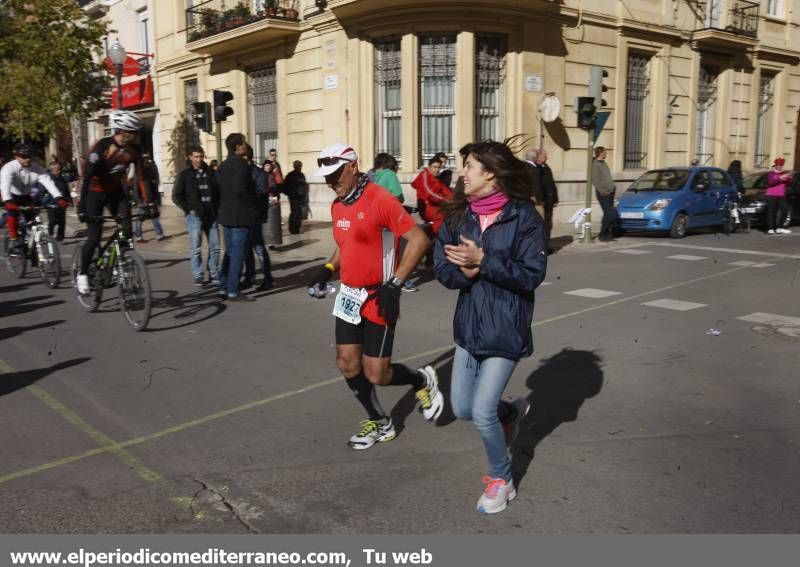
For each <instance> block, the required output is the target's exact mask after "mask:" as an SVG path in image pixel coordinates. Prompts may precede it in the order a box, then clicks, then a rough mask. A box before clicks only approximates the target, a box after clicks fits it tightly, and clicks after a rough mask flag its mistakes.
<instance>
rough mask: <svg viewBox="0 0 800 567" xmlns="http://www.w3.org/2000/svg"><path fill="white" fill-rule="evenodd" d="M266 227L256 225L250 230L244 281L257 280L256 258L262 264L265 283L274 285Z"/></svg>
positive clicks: (259, 224)
mask: <svg viewBox="0 0 800 567" xmlns="http://www.w3.org/2000/svg"><path fill="white" fill-rule="evenodd" d="M263 229H264V225H263V224H261V223H256V224H255V225H254V226H253V228H252V229H251V230H250V238H249V239H248V240H247V250H246V251H245V259H244V279H245V280H246V281H249V282H251V283H252V282H253V280H255V278H256V256H257V257H258V260H259V262H261V273H263V274H264V281H265V282H268V283H272V281H273V280H272V262H271V261H270V258H269V252H267V247H266V246H264V233H263Z"/></svg>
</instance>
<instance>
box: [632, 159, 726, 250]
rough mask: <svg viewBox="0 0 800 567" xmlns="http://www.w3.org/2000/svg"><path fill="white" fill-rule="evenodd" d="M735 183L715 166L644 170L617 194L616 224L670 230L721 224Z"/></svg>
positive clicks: (674, 233) (678, 233)
mask: <svg viewBox="0 0 800 567" xmlns="http://www.w3.org/2000/svg"><path fill="white" fill-rule="evenodd" d="M735 198H736V186H735V185H734V183H733V181H732V180H731V178H730V177H729V176H728V174H727V173H726V172H725V171H724V170H722V169H719V168H716V167H704V166H701V167H670V168H664V169H654V170H651V171H648V172H646V173H644V174H643V175H642V176H641V177H639V178H638V179H637V180H636V181H634V182H633V184H632V185H631V186H630V187H629V188H628V190H627V191H625V192H624V193H623V194H622V195H621V196H620V198H619V204H618V205H617V212H618V215H619V225H620V228H622V229H623V230H630V231H669V235H670V236H671V237H672V238H683V237H684V236H686V233H687V231H688V230H689V229H691V228H696V227H700V226H713V225H720V226H721V225H722V224H723V222H725V211H726V208H727V203H728V202H729V201H732V200H734V199H735Z"/></svg>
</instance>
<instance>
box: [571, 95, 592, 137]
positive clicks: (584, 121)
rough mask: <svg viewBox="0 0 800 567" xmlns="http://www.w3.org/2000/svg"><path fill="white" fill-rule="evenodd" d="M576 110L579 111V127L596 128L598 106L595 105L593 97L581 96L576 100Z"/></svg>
mask: <svg viewBox="0 0 800 567" xmlns="http://www.w3.org/2000/svg"><path fill="white" fill-rule="evenodd" d="M575 111H576V112H577V113H578V128H582V129H583V130H591V129H593V128H594V122H595V115H596V114H597V107H596V106H595V105H594V98H593V97H590V96H579V97H578V98H577V99H576V102H575Z"/></svg>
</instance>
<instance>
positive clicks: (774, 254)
mask: <svg viewBox="0 0 800 567" xmlns="http://www.w3.org/2000/svg"><path fill="white" fill-rule="evenodd" d="M649 244H650V246H667V247H669V248H686V249H687V250H707V251H709V252H729V253H731V254H751V255H753V256H768V257H770V258H794V259H798V260H800V255H797V254H780V253H778V252H763V251H759V250H742V249H739V248H719V247H715V246H694V245H691V244H673V243H672V242H651V243H649Z"/></svg>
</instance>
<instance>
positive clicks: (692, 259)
mask: <svg viewBox="0 0 800 567" xmlns="http://www.w3.org/2000/svg"><path fill="white" fill-rule="evenodd" d="M667 260H686V261H687V262H697V261H699V260H708V257H707V256H692V255H691V254H676V255H674V256H667Z"/></svg>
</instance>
